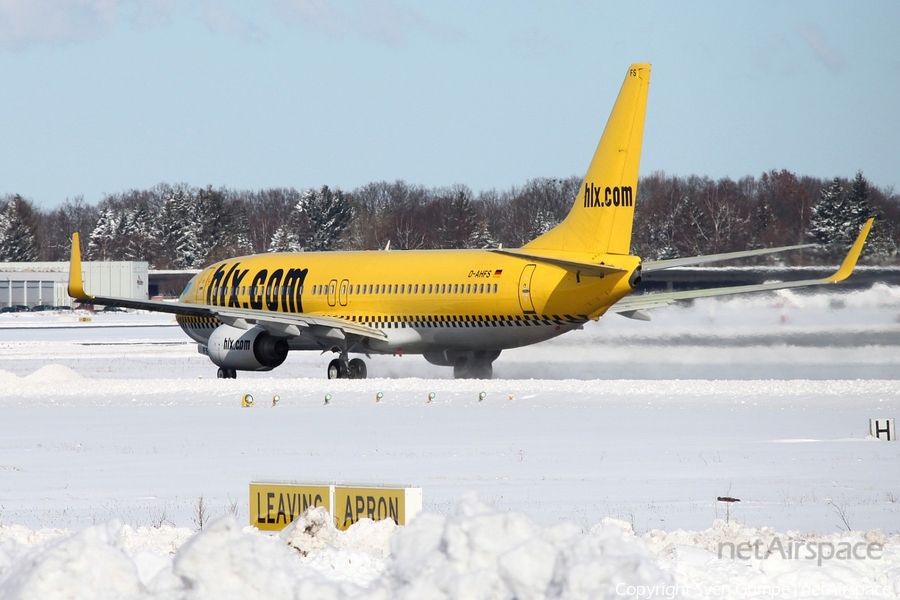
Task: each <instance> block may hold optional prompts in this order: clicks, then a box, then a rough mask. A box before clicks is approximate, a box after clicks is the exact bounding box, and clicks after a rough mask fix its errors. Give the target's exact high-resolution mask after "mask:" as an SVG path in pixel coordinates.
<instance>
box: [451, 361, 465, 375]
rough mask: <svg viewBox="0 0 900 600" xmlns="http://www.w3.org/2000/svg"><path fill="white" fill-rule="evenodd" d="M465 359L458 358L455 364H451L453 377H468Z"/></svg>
mask: <svg viewBox="0 0 900 600" xmlns="http://www.w3.org/2000/svg"><path fill="white" fill-rule="evenodd" d="M468 366H469V365H467V364H466V361H465V360H458V361H456V364H455V365H453V379H468V378H469V369H468Z"/></svg>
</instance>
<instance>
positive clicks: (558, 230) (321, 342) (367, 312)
mask: <svg viewBox="0 0 900 600" xmlns="http://www.w3.org/2000/svg"><path fill="white" fill-rule="evenodd" d="M649 84H650V65H649V64H634V65H631V66H630V67H629V69H628V72H627V73H626V75H625V82H624V83H623V85H622V88H621V90H620V92H619V96H618V98H617V100H616V103H615V105H614V106H613V110H612V114H611V115H610V117H609V121H608V122H607V124H606V129H605V130H604V132H603V135H602V136H601V138H600V143H599V145H598V146H597V150H596V152H595V153H594V157H593V159H592V160H591V163H590V166H589V167H588V171H587V175H585V178H584V182H583V183H582V186H581V188H580V189H581V191H580V192H579V195H578V197H577V198H575V199H574V204H573V205H572V208H571V210H570V212H569V214H568V216H567V217H566V218H565V220H564V221H563V222H562V223H560V224H559V225H558V226H556V227H555V228H553V229H551V230H550V231H548V232H547V233H545V234H543V235H541V236H540V237H538V238H537V239H535V240H533V241H531V242H529V243H527V244H525V245H524V246H523V247H521V248H516V249H505V248H504V249H492V250H416V251H394V252H391V251H381V252H315V253H313V252H310V253H276V254H259V255H254V256H242V257H238V258H233V259H230V260H225V261H222V262H219V263H216V264H214V265H212V266H210V267H208V268H206V269H205V270H203V271H202V272H201V273H199V274H198V275H197V276H195V277H194V278H193V279H192V280H191V281H190V283H188V285H187V287H186V288H185V289H184V292H183V293H182V295H181V298H180V300H179V301H178V302H157V301H146V300H133V299H127V298H111V297H101V296H93V295H91V294H89V293H88V292H87V291H85V289H84V283H83V279H82V271H81V250H80V246H79V239H78V234H77V233H76V234H74V235H73V236H72V258H71V265H70V273H69V295H70V296H72V297H73V298H75V299H76V300H80V301H82V302H91V303H94V304H101V305H111V306H120V307H124V308H135V309H145V310H151V311H161V312H167V313H174V314H175V315H176V318H177V321H178V323H179V324H180V325H181V328H182V329H183V330H184V331H185V333H187V335H189V336H190V337H191V338H192V339H194V340H195V341H196V342H197V344H198V346H199V350H200V352H201V353H203V354H206V355H208V356H209V358H210V360H211V361H212V362H213V363H214V364H215V365H217V366H218V367H219V371H218V376H219V377H220V378H234V377H236V376H237V371H240V370H245V371H267V370H270V369H274V368H275V367H278V366H279V365H281V364H282V363H283V362H284V361H285V359H286V358H287V355H288V353H289V352H290V351H292V350H317V351H320V352H322V351H325V352H327V351H331V352H334V353H336V354H337V358H335V359H334V360H332V361H331V363H330V364H329V365H328V377H329V378H331V379H334V378H360V379H361V378H365V377H366V363H365V362H364V361H363V360H362V359H361V358H353V359H350V354H363V355H371V354H422V355H423V356H424V357H425V359H426V360H428V361H429V362H431V363H433V364H436V365H443V366H448V367H453V373H454V375H455V376H456V377H457V378H490V377H491V375H492V372H493V368H492V363H493V361H494V360H495V359H496V358H497V357H498V356H499V355H500V352H501V351H502V350H504V349H506V348H515V347H518V346H526V345H528V344H535V343H537V342H542V341H544V340H547V339H550V338H553V337H556V336H558V335H562V334H563V333H566V332H567V331H572V330H573V329H578V328H580V327H581V326H582V325H584V324H585V323H586V322H588V321H591V320H597V319H599V318H600V317H601V316H603V315H605V314H606V313H608V312H613V313H619V314H622V315H624V316H627V317H631V318H637V319H644V320H646V319H648V317H647V315H646V314H645V313H644V312H643V311H644V310H645V309H650V308H655V307H659V306H664V305H667V304H670V303H672V302H676V301H678V300H686V299H690V298H698V297H703V296H717V295H725V294H737V293H743V292H755V291H762V290H777V289H782V288H792V287H801V286H813V285H824V284H830V283H835V282H838V281H841V280H843V279H845V278H846V277H847V276H848V275H850V273H851V272H852V271H853V268H854V266H855V265H856V261H857V259H858V257H859V254H860V252H861V251H862V246H863V243H864V242H865V238H866V236H867V235H868V232H869V229H870V228H871V225H872V221H871V220H870V221H869V222H868V223H866V225H865V227H864V228H863V231H862V232H861V233H860V235H859V237H858V238H857V240H856V243H855V244H854V245H853V247H852V248H851V250H850V252H849V253H848V255H847V257H846V259H845V260H844V262H843V264H842V265H841V267H840V268H839V269H838V270H837V272H836V273H834V274H833V275H832V276H830V277H827V278H825V279H815V280H805V281H793V282H782V283H766V284H761V285H747V286H737V287H726V288H713V289H706V290H696V291H685V292H664V293H655V294H644V295H634V296H630V295H629V294H631V292H632V291H633V290H634V289H635V288H636V287H637V286H638V285H639V284H640V282H641V274H642V273H647V272H650V271H655V270H659V269H666V268H670V267H675V266H684V265H693V264H700V263H707V262H714V261H720V260H728V259H733V258H741V257H746V256H754V255H759V254H767V253H772V252H780V251H783V250H789V249H792V248H799V247H804V246H791V247H782V248H770V249H764V250H751V251H746V252H735V253H729V254H717V255H709V256H699V257H692V258H682V259H673V260H662V261H648V262H642V261H641V258H640V257H638V256H634V255H632V254H631V253H630V246H631V228H632V221H633V217H634V203H635V199H636V197H637V195H636V191H637V182H638V163H639V160H640V155H641V143H642V139H643V131H644V114H645V112H646V107H647V93H648V87H649Z"/></svg>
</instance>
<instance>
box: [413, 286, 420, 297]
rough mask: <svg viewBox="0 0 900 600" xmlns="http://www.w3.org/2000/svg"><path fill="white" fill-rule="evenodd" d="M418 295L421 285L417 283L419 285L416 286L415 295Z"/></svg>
mask: <svg viewBox="0 0 900 600" xmlns="http://www.w3.org/2000/svg"><path fill="white" fill-rule="evenodd" d="M418 293H419V284H418V283H417V284H416V291H414V292H413V294H418Z"/></svg>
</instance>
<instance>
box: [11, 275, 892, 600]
mask: <svg viewBox="0 0 900 600" xmlns="http://www.w3.org/2000/svg"><path fill="white" fill-rule="evenodd" d="M652 317H653V321H651V322H650V323H644V322H638V321H630V320H628V319H624V318H622V317H618V316H610V317H606V318H604V319H602V320H601V322H600V323H592V324H589V325H587V326H586V327H585V329H584V330H583V331H577V332H572V333H570V334H567V335H565V336H562V337H561V338H559V339H557V340H553V341H551V342H548V343H545V344H542V345H538V346H534V347H531V348H524V349H519V350H514V351H506V352H504V353H503V355H502V356H501V357H500V359H499V360H498V361H497V362H496V363H495V377H497V379H494V380H492V381H486V382H476V381H454V380H452V378H451V373H450V370H449V369H444V368H440V367H434V366H432V365H428V364H427V363H426V362H425V361H424V360H423V359H421V358H420V357H415V356H404V357H373V359H372V360H371V361H369V374H370V377H372V379H368V380H365V381H327V380H325V379H324V372H325V366H326V364H327V362H328V360H330V358H331V356H329V355H324V356H320V355H316V354H313V353H305V354H303V353H295V354H292V355H291V356H290V357H289V358H288V361H287V363H285V365H284V366H283V367H281V368H279V369H277V370H275V371H273V372H270V373H252V374H245V373H241V374H240V375H239V378H238V379H237V380H216V379H215V378H214V377H215V368H214V367H213V365H212V364H211V363H209V361H208V359H207V358H205V357H203V356H201V355H199V354H198V353H197V352H196V347H195V345H193V344H189V343H187V338H186V337H185V336H184V335H183V334H182V333H181V331H180V330H179V329H178V328H177V327H176V326H175V325H174V322H173V321H172V319H171V317H167V316H164V315H141V314H115V313H113V314H98V315H95V316H93V317H92V320H91V322H89V323H83V322H78V321H77V316H76V315H60V314H53V313H35V314H18V315H12V314H5V315H0V411H2V415H3V416H2V418H0V598H7V597H10V598H19V597H22V598H25V597H34V598H51V597H82V598H95V597H96V598H101V597H103V598H105V597H159V598H170V597H175V598H180V597H184V598H195V597H196V598H200V597H209V598H213V597H215V598H222V597H235V598H238V597H240V598H248V597H267V598H276V597H304V598H306V597H310V598H317V597H323V598H329V597H330V598H356V597H361V598H391V597H405V598H432V597H433V598H441V597H457V598H479V597H483V598H512V597H518V598H541V597H573V598H577V597H601V598H602V597H608V598H623V597H645V598H649V597H657V598H661V597H691V598H705V597H710V598H712V597H734V598H741V597H760V598H781V597H785V598H794V597H834V598H842V597H860V598H862V597H898V596H900V443H895V442H885V441H878V440H873V439H871V438H869V437H868V436H867V433H868V420H869V418H886V417H894V418H900V410H898V409H900V352H898V350H900V289H897V288H891V287H886V286H876V287H874V288H872V289H871V290H868V291H864V292H850V293H843V294H830V295H826V294H816V295H802V294H797V293H791V292H785V293H780V294H777V295H768V296H753V297H742V298H734V299H731V300H704V301H697V302H695V303H694V304H693V305H691V306H687V307H671V308H665V309H658V310H655V311H653V312H652ZM482 391H483V392H485V393H486V394H487V395H486V398H485V400H484V401H483V402H479V398H478V395H479V392H482ZM378 392H382V393H383V395H384V398H383V400H382V401H381V402H379V403H376V402H375V395H376V393H378ZM429 392H434V393H435V395H436V396H435V400H434V402H432V403H428V402H427V399H428V394H429ZM247 393H250V394H252V395H253V397H254V398H255V399H256V405H255V406H253V407H250V408H242V407H241V402H240V400H241V397H242V396H243V395H244V394H247ZM276 394H277V395H278V396H279V397H280V402H279V403H278V405H277V406H274V407H273V406H272V402H271V399H272V397H273V395H276ZM326 394H330V395H331V397H332V400H331V402H330V403H329V404H328V405H325V403H324V397H325V395H326ZM256 479H278V480H299V481H308V482H334V483H338V484H361V485H377V484H388V483H396V484H409V485H415V486H420V487H422V488H423V491H424V514H423V515H421V516H420V517H419V518H417V519H416V520H415V521H414V522H413V524H412V525H410V526H407V527H405V528H400V529H399V530H397V531H396V532H394V531H393V529H392V528H390V527H388V525H389V524H385V523H380V524H373V523H370V522H365V521H364V522H361V523H360V524H358V525H356V526H354V527H353V528H351V530H350V531H348V532H346V533H343V532H337V531H335V530H332V529H330V528H329V527H328V526H327V525H328V524H327V523H326V522H323V521H322V520H321V519H319V520H318V521H316V515H308V516H307V518H308V519H310V520H311V522H310V523H306V524H305V525H304V526H303V527H297V528H295V529H294V531H293V532H289V533H288V534H284V535H283V536H281V537H277V536H270V535H267V534H262V533H259V532H256V531H255V530H252V529H250V528H248V527H245V524H246V523H247V522H248V498H247V495H248V484H249V482H250V481H251V480H256ZM720 496H729V497H734V498H738V499H740V500H741V501H740V502H739V503H731V504H726V503H724V502H718V501H717V500H716V498H717V497H720ZM201 497H202V498H203V503H204V505H205V507H206V509H207V514H206V516H205V527H204V528H203V531H202V532H201V533H199V534H195V533H194V532H195V531H196V530H197V529H198V520H199V519H198V510H199V509H198V507H199V502H200V498H201ZM726 518H727V519H728V521H729V522H728V523H726V522H725V519H726ZM848 530H852V531H848ZM306 531H312V532H313V534H309V533H303V532H306ZM741 543H744V544H745V546H740V544H741ZM722 544H724V546H720V545H722ZM879 547H880V548H881V550H880V552H879V551H878V548H879ZM750 548H752V550H748V549H750ZM847 548H850V550H847ZM733 549H738V550H745V551H746V552H744V554H741V555H738V556H737V557H735V558H731V556H732V555H733V554H732V555H729V554H728V553H729V552H731V551H732V550H733ZM842 549H843V550H846V551H847V552H850V556H849V558H847V556H846V554H845V555H843V556H842V555H841V554H840V553H839V552H840V551H842ZM789 550H790V552H791V554H790V555H788V551H789ZM854 551H855V552H856V555H855V556H854V555H853V552H854ZM722 552H724V555H723V556H721V557H720V554H721V553H722ZM829 552H831V553H832V554H835V553H837V556H842V557H841V558H836V557H828V558H823V557H824V556H825V555H827V554H828V553H829ZM866 552H869V553H870V554H869V555H866ZM798 554H799V555H800V558H797V556H798ZM874 555H877V558H876V557H874ZM860 556H863V558H860ZM742 557H743V558H742ZM819 563H821V564H819ZM717 585H719V586H727V587H720V588H718V589H716V588H715V586H717ZM638 586H645V587H638Z"/></svg>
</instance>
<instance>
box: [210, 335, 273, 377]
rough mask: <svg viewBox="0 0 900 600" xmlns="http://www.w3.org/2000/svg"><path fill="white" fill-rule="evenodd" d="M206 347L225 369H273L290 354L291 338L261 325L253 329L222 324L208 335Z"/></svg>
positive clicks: (216, 362) (215, 362)
mask: <svg viewBox="0 0 900 600" xmlns="http://www.w3.org/2000/svg"><path fill="white" fill-rule="evenodd" d="M207 351H208V354H209V359H210V360H211V361H213V363H214V364H215V365H216V366H219V367H222V368H224V369H239V370H242V371H271V370H272V369H274V368H275V367H277V366H279V365H280V364H281V363H283V362H284V359H286V358H287V355H288V342H287V340H286V339H285V338H280V337H275V336H273V335H272V334H270V333H269V332H268V331H266V330H265V328H263V327H260V326H259V325H257V326H255V327H251V328H250V329H238V328H237V327H232V326H230V325H219V326H218V327H216V329H215V330H214V331H213V332H212V333H211V334H210V336H209V342H208V343H207Z"/></svg>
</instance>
